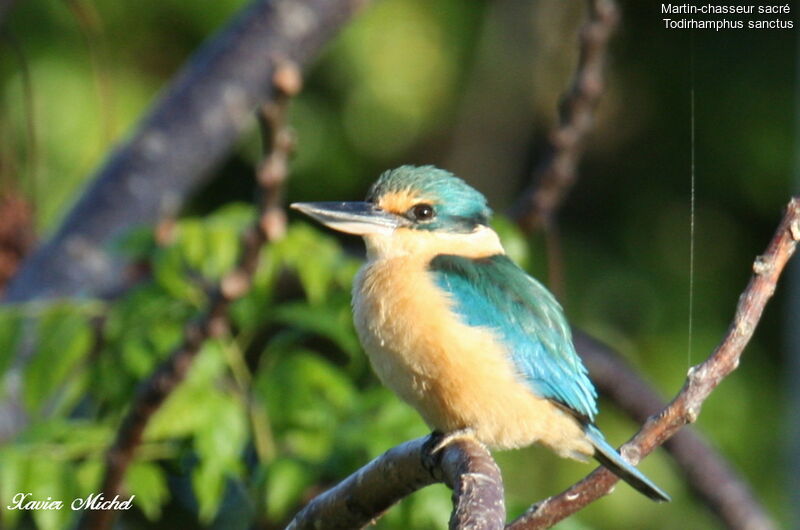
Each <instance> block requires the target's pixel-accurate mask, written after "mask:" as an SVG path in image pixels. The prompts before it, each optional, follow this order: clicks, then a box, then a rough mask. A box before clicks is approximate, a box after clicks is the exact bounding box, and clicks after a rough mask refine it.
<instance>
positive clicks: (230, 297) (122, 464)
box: [81, 61, 300, 530]
mask: <svg viewBox="0 0 800 530" xmlns="http://www.w3.org/2000/svg"><path fill="white" fill-rule="evenodd" d="M287 78H292V79H295V80H296V82H294V83H291V84H290V83H287V82H286V81H285V80H286V79H287ZM299 79H300V71H299V69H298V67H297V66H296V65H295V64H294V63H291V62H289V61H283V62H281V63H280V64H278V66H277V69H276V70H275V75H274V80H273V84H274V87H275V89H276V92H277V94H279V95H278V96H277V97H276V101H275V103H273V104H272V106H271V107H269V108H266V109H264V115H265V118H264V120H265V121H266V122H267V123H268V124H269V126H270V127H271V128H272V130H273V133H272V140H271V141H269V142H267V143H266V146H267V147H269V148H270V149H271V151H270V152H269V155H268V156H267V157H266V159H265V161H264V163H263V166H262V169H261V170H260V171H259V177H260V178H259V183H260V184H261V186H262V192H263V198H262V203H261V205H260V208H259V210H260V212H259V216H258V218H257V219H256V221H255V222H254V223H253V225H252V226H251V227H250V228H249V229H247V230H245V231H244V232H243V233H242V236H241V247H242V253H241V256H240V258H239V262H238V264H237V266H236V267H235V268H234V270H233V271H231V272H230V273H228V275H226V276H225V277H224V278H223V279H222V281H221V282H220V284H219V285H218V286H217V287H216V288H214V289H213V290H212V292H211V293H209V302H208V309H207V310H206V312H205V313H204V314H203V315H201V316H200V317H198V318H197V319H196V320H194V321H192V322H190V323H189V324H187V326H186V328H185V329H184V334H183V342H182V343H181V344H180V345H179V346H178V347H177V348H176V349H175V350H174V351H173V352H172V354H170V356H169V357H168V358H167V359H166V361H164V362H163V363H162V364H161V365H160V366H159V367H158V368H157V369H156V371H155V372H154V373H153V374H152V375H151V376H150V378H149V379H148V380H147V381H146V382H145V383H144V385H143V386H142V387H141V389H140V391H139V393H138V394H137V396H136V398H135V400H134V402H133V404H132V406H131V409H130V411H129V412H128V414H127V416H126V417H125V419H124V420H123V421H122V424H121V425H120V428H119V430H118V431H117V436H116V439H115V441H114V444H113V445H112V446H111V448H110V449H109V450H108V453H107V454H106V474H105V477H104V479H103V486H102V494H103V496H104V497H105V498H107V499H111V498H114V496H115V495H117V494H119V492H120V488H121V484H122V480H123V478H124V476H125V471H126V470H127V468H128V466H129V465H130V463H131V462H132V460H133V458H134V454H135V451H136V448H137V447H138V446H139V445H140V444H141V442H142V436H143V434H144V431H145V429H146V428H147V425H148V424H149V422H150V419H151V418H152V417H153V415H154V414H155V413H156V412H157V411H158V409H159V408H160V407H161V405H162V404H163V403H164V402H165V401H166V399H167V398H168V397H169V396H170V394H171V393H172V392H173V391H174V390H175V389H176V388H177V387H178V385H180V383H181V382H182V381H183V380H184V378H185V377H186V373H187V372H188V370H189V368H190V367H191V365H192V362H193V361H194V358H195V357H196V355H197V353H198V352H199V351H200V348H201V347H202V345H203V342H205V340H206V339H208V338H211V337H214V336H218V335H220V334H221V333H223V332H224V331H225V330H226V329H227V328H228V324H229V322H228V315H227V310H228V307H229V306H230V304H231V302H232V301H234V300H236V299H238V298H241V297H242V296H243V295H244V294H246V293H247V292H248V290H249V288H250V284H251V280H252V277H253V275H254V274H255V271H256V268H257V266H258V257H259V254H260V250H261V247H262V245H263V244H264V243H266V242H268V241H270V240H271V237H272V233H271V232H270V231H268V228H269V227H271V226H272V225H274V220H273V219H274V218H275V217H276V214H275V212H274V209H275V208H276V207H277V206H276V205H275V203H274V201H273V199H272V198H271V195H272V194H277V195H280V194H281V187H282V184H283V183H284V181H285V180H286V176H287V164H286V162H287V160H288V156H289V151H290V150H291V149H292V145H293V144H292V141H291V135H290V133H289V132H288V130H287V127H286V124H285V116H286V108H285V107H286V105H287V104H288V101H289V98H290V97H291V96H293V95H294V94H295V93H296V92H297V91H298V90H299V88H300V82H299ZM265 167H268V168H269V175H268V176H269V178H265V177H264V175H263V174H264V173H265V170H264V169H263V168H265ZM115 515H116V512H114V511H113V510H106V511H103V510H93V511H89V512H88V513H87V515H86V518H85V519H84V521H83V522H82V525H81V526H82V527H83V528H86V529H91V530H101V529H105V528H110V526H111V523H112V522H113V519H114V517H115Z"/></svg>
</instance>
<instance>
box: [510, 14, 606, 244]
mask: <svg viewBox="0 0 800 530" xmlns="http://www.w3.org/2000/svg"><path fill="white" fill-rule="evenodd" d="M618 19H619V14H618V9H617V6H616V4H615V3H614V1H613V0H589V21H588V22H587V23H586V25H585V26H584V27H583V29H582V30H581V39H580V55H579V58H578V66H577V69H576V71H575V77H574V78H573V81H572V86H571V88H570V89H569V91H568V92H567V93H566V94H565V95H564V96H563V99H562V101H561V105H560V119H559V125H558V128H556V129H555V130H554V131H552V132H551V134H550V145H549V147H548V151H547V154H546V155H545V158H544V160H543V161H542V163H541V164H540V165H539V166H538V167H537V168H536V170H535V171H534V172H533V175H532V177H531V185H530V186H529V187H528V188H527V189H526V190H525V191H524V192H523V194H522V197H521V198H520V199H519V201H517V203H516V204H515V205H514V206H513V207H512V208H511V216H512V217H513V218H514V219H515V220H516V221H517V223H519V225H520V226H521V227H523V228H525V229H526V230H533V229H534V228H536V227H540V226H548V225H550V224H551V222H552V220H553V216H554V214H555V211H556V210H557V209H558V206H559V205H560V204H561V201H562V200H563V199H564V196H565V195H566V194H567V192H569V190H570V189H571V188H572V185H573V184H574V183H575V180H576V178H577V173H576V168H577V166H578V162H579V160H580V156H581V154H582V153H583V144H584V140H585V139H586V135H587V134H588V133H589V131H590V130H591V128H592V125H593V123H594V110H595V107H596V106H597V103H598V101H599V100H600V96H601V95H602V93H603V88H604V86H605V79H604V74H603V71H604V68H605V63H606V53H607V50H608V43H609V40H610V38H611V35H612V34H613V33H614V30H615V29H616V27H617V21H618Z"/></svg>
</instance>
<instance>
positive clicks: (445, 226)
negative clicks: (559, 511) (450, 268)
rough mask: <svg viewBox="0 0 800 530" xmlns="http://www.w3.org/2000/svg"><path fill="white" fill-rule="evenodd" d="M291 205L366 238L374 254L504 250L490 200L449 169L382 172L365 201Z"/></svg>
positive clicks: (342, 229)
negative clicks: (492, 226)
mask: <svg viewBox="0 0 800 530" xmlns="http://www.w3.org/2000/svg"><path fill="white" fill-rule="evenodd" d="M292 208H294V209H295V210H299V211H301V212H303V213H305V214H306V215H308V216H310V217H312V218H314V219H316V220H317V221H319V222H321V223H322V224H324V225H326V226H328V227H330V228H333V229H334V230H338V231H340V232H346V233H348V234H356V235H360V236H363V237H364V239H365V241H366V243H367V250H368V253H369V254H370V255H377V256H387V255H397V254H411V253H413V254H420V255H422V254H436V253H445V252H448V253H459V254H463V255H490V254H494V253H498V252H502V247H501V246H500V243H499V240H498V239H497V235H496V234H495V233H494V231H492V230H491V229H490V228H489V226H488V225H489V218H490V217H491V214H492V211H491V210H490V209H489V207H488V206H487V204H486V198H485V197H484V196H483V195H482V194H481V193H480V192H478V191H477V190H475V189H474V188H472V187H470V186H469V185H468V184H467V183H466V182H464V181H463V180H461V179H460V178H458V177H456V176H455V175H453V174H452V173H450V172H449V171H445V170H443V169H438V168H436V167H433V166H421V167H415V166H401V167H399V168H397V169H392V170H389V171H386V172H384V173H383V174H382V175H381V176H380V178H378V180H377V181H376V182H375V184H373V185H372V187H371V188H370V191H369V193H368V194H367V200H366V201H363V202H301V203H294V204H292Z"/></svg>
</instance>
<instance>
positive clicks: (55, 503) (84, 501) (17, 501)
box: [6, 493, 136, 511]
mask: <svg viewBox="0 0 800 530" xmlns="http://www.w3.org/2000/svg"><path fill="white" fill-rule="evenodd" d="M32 497H33V494H32V493H16V494H15V495H14V497H12V498H11V504H9V505H8V506H6V508H7V509H9V510H61V509H63V508H64V501H61V500H53V498H52V497H47V499H45V500H41V499H33V498H32ZM134 497H136V495H131V496H130V498H128V499H125V500H120V498H119V495H115V496H114V498H113V499H106V498H105V497H103V494H102V493H93V494H91V495H89V496H88V497H85V498H83V497H79V498H77V499H72V502H71V503H70V504H69V507H70V508H71V509H72V510H75V511H77V510H129V509H130V508H131V505H132V503H133V499H134Z"/></svg>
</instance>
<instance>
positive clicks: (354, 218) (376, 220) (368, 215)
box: [291, 202, 403, 236]
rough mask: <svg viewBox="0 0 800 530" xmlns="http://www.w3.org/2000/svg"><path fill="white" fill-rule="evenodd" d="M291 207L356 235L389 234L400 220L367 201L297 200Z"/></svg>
mask: <svg viewBox="0 0 800 530" xmlns="http://www.w3.org/2000/svg"><path fill="white" fill-rule="evenodd" d="M291 207H292V208H293V209H294V210H299V211H301V212H303V213H304V214H306V215H307V216H309V217H311V218H313V219H316V220H317V221H319V222H320V223H322V224H324V225H325V226H327V227H329V228H333V229H334V230H338V231H340V232H345V233H348V234H355V235H358V236H366V235H371V234H391V233H392V232H393V231H394V229H395V228H397V227H399V226H401V225H402V222H403V218H402V217H400V216H397V215H394V214H391V213H388V212H385V211H384V210H381V209H380V208H377V207H376V206H375V205H374V204H372V203H370V202H296V203H293V204H292V205H291Z"/></svg>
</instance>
